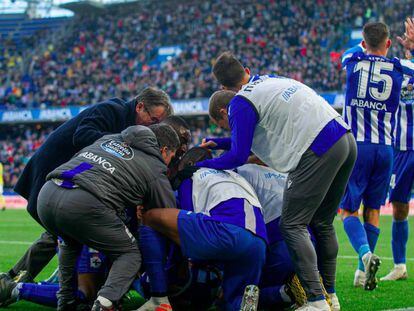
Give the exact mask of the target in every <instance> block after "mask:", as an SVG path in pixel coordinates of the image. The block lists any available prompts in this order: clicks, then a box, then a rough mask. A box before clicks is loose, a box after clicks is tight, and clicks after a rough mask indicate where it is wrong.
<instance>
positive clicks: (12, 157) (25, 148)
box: [0, 127, 53, 188]
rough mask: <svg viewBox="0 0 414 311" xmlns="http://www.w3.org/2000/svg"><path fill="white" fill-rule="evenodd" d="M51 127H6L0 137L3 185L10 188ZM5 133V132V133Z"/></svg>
mask: <svg viewBox="0 0 414 311" xmlns="http://www.w3.org/2000/svg"><path fill="white" fill-rule="evenodd" d="M2 130H3V128H2ZM52 130H53V128H44V129H41V130H39V129H36V128H30V129H29V128H27V129H22V128H20V127H19V128H13V127H10V128H7V130H6V129H4V134H5V135H4V136H3V135H2V137H0V145H1V149H0V162H1V163H2V164H3V178H4V187H5V188H12V187H13V186H14V185H15V184H16V182H17V179H18V177H19V175H20V173H21V172H22V171H23V168H24V167H25V165H26V163H27V162H28V161H29V159H30V157H31V156H32V154H33V153H34V152H35V151H36V150H37V149H38V148H39V147H40V146H41V145H42V143H43V142H44V141H45V139H46V138H47V136H48V134H49V133H51V132H52ZM6 133H7V134H6Z"/></svg>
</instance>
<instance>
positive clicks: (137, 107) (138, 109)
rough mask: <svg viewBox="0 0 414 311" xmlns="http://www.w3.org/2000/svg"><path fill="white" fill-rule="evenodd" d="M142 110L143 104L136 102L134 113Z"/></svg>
mask: <svg viewBox="0 0 414 311" xmlns="http://www.w3.org/2000/svg"><path fill="white" fill-rule="evenodd" d="M142 109H144V103H143V102H138V103H137V105H136V106H135V111H136V112H139V111H141V110H142Z"/></svg>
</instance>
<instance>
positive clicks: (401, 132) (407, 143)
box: [394, 77, 414, 151]
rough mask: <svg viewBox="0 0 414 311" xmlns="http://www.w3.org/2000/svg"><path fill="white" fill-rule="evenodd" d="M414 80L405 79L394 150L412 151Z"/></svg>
mask: <svg viewBox="0 0 414 311" xmlns="http://www.w3.org/2000/svg"><path fill="white" fill-rule="evenodd" d="M413 104H414V78H410V77H405V79H404V82H403V87H402V90H401V98H400V105H399V107H398V111H397V120H396V126H395V131H394V137H395V145H394V147H395V149H397V150H401V151H407V150H414V107H413Z"/></svg>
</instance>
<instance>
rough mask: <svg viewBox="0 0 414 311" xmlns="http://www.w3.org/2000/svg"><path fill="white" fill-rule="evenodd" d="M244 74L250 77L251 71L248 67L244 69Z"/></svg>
mask: <svg viewBox="0 0 414 311" xmlns="http://www.w3.org/2000/svg"><path fill="white" fill-rule="evenodd" d="M244 72H245V73H247V74H248V75H249V76H250V69H249V68H248V67H245V68H244Z"/></svg>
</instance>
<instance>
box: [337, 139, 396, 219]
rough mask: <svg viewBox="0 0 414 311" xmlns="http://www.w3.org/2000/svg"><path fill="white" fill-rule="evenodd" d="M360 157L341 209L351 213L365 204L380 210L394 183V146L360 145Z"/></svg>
mask: <svg viewBox="0 0 414 311" xmlns="http://www.w3.org/2000/svg"><path fill="white" fill-rule="evenodd" d="M357 146H358V157H357V159H356V162H355V166H354V169H353V171H352V174H351V177H350V178H349V181H348V185H347V186H346V191H345V194H344V197H343V198H342V202H341V208H342V209H344V210H347V211H350V212H356V211H358V210H359V207H360V205H361V201H362V202H363V204H364V206H367V207H370V208H373V209H379V208H380V207H381V205H383V204H384V203H385V199H386V198H387V192H388V187H389V184H390V179H391V173H392V166H393V149H392V147H391V146H385V145H374V144H358V145H357Z"/></svg>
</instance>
